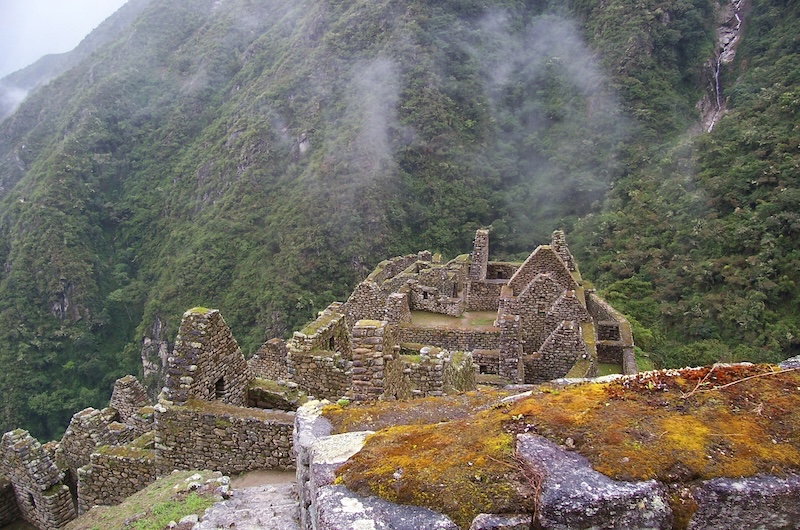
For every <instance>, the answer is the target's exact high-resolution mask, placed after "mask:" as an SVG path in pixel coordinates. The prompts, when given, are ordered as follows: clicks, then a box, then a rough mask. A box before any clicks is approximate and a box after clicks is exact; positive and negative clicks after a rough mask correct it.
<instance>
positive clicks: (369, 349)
mask: <svg viewBox="0 0 800 530" xmlns="http://www.w3.org/2000/svg"><path fill="white" fill-rule="evenodd" d="M393 330H394V327H393V326H389V325H388V324H387V322H386V321H385V320H384V321H378V320H359V321H358V322H356V325H355V326H354V327H353V330H352V335H353V378H352V384H351V388H350V393H349V395H350V396H351V397H352V398H353V399H356V400H365V399H377V398H378V397H380V396H381V395H382V394H383V393H384V388H385V385H384V367H385V366H386V363H387V362H389V361H391V360H392V359H395V358H396V357H397V355H398V354H397V352H396V351H395V348H394V345H395V337H394V332H393Z"/></svg>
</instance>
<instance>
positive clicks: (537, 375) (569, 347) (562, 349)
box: [524, 321, 587, 384]
mask: <svg viewBox="0 0 800 530" xmlns="http://www.w3.org/2000/svg"><path fill="white" fill-rule="evenodd" d="M586 357H587V351H586V344H585V343H584V341H583V335H582V330H581V326H580V324H579V323H578V322H574V321H571V322H562V323H561V324H560V325H559V326H558V327H557V328H556V329H555V330H554V331H553V333H552V334H551V335H550V336H549V337H548V338H547V340H545V341H544V344H542V347H541V348H540V349H539V352H537V353H536V354H533V355H528V356H526V357H525V358H524V363H525V382H526V383H529V384H533V383H543V382H545V381H549V380H551V379H557V378H559V377H564V375H566V374H567V372H569V370H570V369H571V368H572V366H573V365H574V364H575V363H576V362H578V360H580V359H583V358H586Z"/></svg>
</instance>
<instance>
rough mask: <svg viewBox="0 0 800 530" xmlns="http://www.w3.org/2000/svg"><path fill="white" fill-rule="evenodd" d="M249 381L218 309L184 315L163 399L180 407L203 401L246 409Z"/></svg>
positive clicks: (245, 365) (171, 357) (236, 348)
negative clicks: (191, 401) (198, 400)
mask: <svg viewBox="0 0 800 530" xmlns="http://www.w3.org/2000/svg"><path fill="white" fill-rule="evenodd" d="M250 379H252V377H251V375H250V371H249V370H248V368H247V361H245V359H244V356H243V355H242V350H241V349H240V348H239V345H238V344H237V343H236V339H234V338H233V334H231V331H230V328H228V325H227V324H226V323H225V320H223V318H222V315H220V313H219V311H218V310H216V309H204V308H196V309H190V310H189V311H187V312H186V313H184V314H183V320H182V321H181V326H180V329H179V331H178V337H177V339H176V340H175V349H174V350H173V353H172V355H171V356H170V357H169V359H168V367H167V378H166V384H165V387H164V390H163V392H162V396H163V399H166V400H168V401H170V402H173V403H177V404H181V403H186V402H187V401H188V400H190V399H204V400H209V401H213V400H216V401H221V402H222V403H227V404H230V405H236V406H243V405H244V404H245V401H246V391H247V383H248V382H249V381H250Z"/></svg>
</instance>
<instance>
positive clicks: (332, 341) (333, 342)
mask: <svg viewBox="0 0 800 530" xmlns="http://www.w3.org/2000/svg"><path fill="white" fill-rule="evenodd" d="M328 350H330V351H336V340H335V338H334V337H331V338H330V339H328Z"/></svg>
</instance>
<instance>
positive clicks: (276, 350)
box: [247, 338, 289, 381]
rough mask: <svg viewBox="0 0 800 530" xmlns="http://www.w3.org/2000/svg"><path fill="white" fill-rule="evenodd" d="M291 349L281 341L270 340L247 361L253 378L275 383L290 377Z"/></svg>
mask: <svg viewBox="0 0 800 530" xmlns="http://www.w3.org/2000/svg"><path fill="white" fill-rule="evenodd" d="M288 356H289V348H288V346H287V345H286V342H284V341H282V340H281V339H277V338H275V339H270V340H268V341H267V342H265V343H264V344H262V345H261V347H260V348H259V349H258V351H257V352H256V353H255V354H254V355H253V356H252V357H251V358H250V359H248V360H247V366H248V367H249V368H250V373H251V374H253V377H260V378H262V379H271V380H274V381H277V380H280V379H286V378H287V377H289V371H288V366H287V363H288V359H287V358H288Z"/></svg>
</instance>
